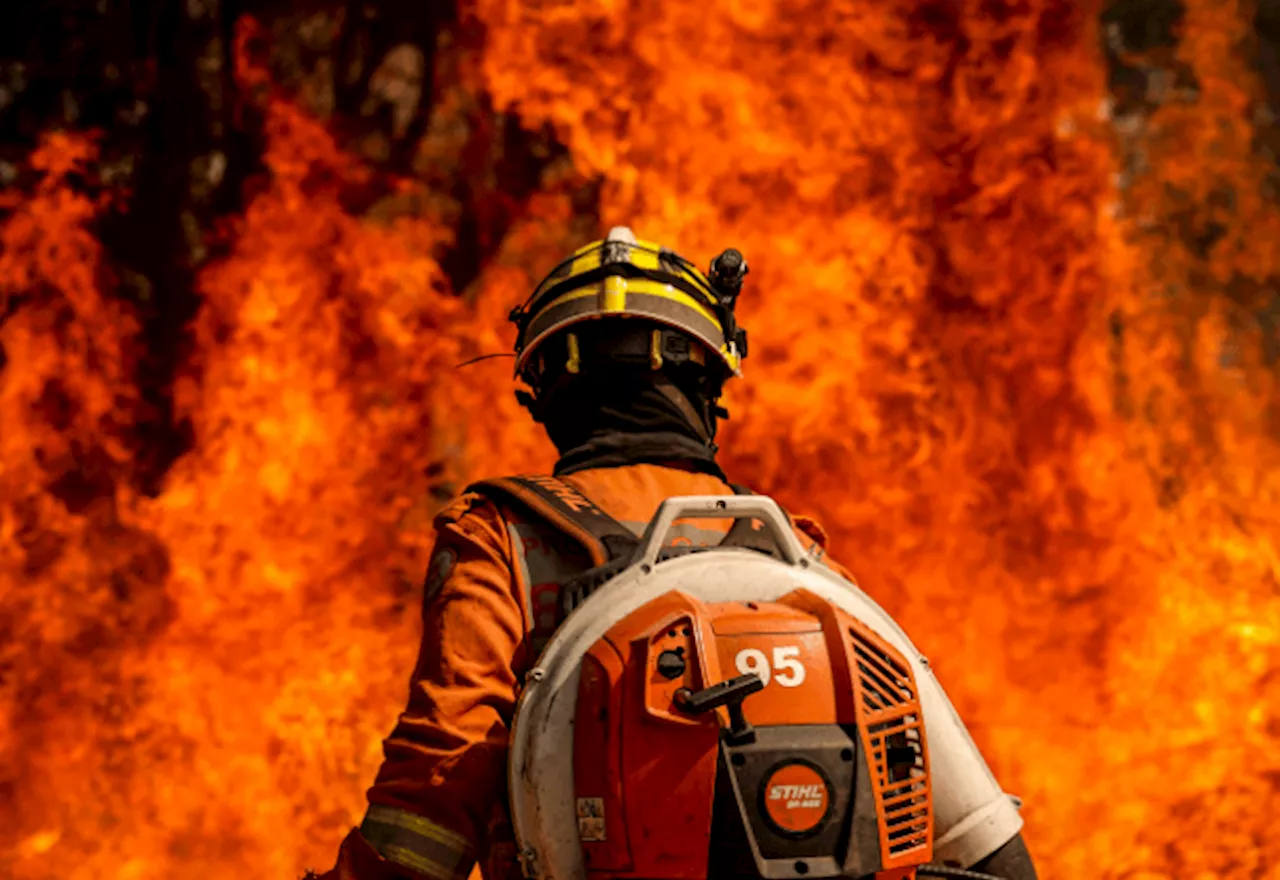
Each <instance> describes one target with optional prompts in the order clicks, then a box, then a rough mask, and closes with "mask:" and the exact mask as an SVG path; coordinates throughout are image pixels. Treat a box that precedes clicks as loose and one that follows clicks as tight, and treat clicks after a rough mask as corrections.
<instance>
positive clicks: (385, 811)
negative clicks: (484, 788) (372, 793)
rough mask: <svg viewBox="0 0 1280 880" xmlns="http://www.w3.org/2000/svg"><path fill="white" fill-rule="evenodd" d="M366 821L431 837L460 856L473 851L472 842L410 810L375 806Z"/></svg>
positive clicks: (366, 816) (368, 813) (367, 814)
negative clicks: (470, 850)
mask: <svg viewBox="0 0 1280 880" xmlns="http://www.w3.org/2000/svg"><path fill="white" fill-rule="evenodd" d="M365 819H367V820H369V821H371V822H379V823H381V824H383V825H394V826H396V827H397V828H403V829H405V830H406V831H412V832H413V833H414V834H421V835H422V836H423V837H429V838H431V839H432V840H434V841H436V842H438V843H442V844H444V845H445V846H447V847H448V848H449V849H451V850H454V851H455V852H457V853H458V854H459V855H465V854H466V852H467V850H469V849H471V843H470V841H468V840H467V839H466V838H465V837H463V836H462V835H461V834H458V833H457V832H454V831H450V830H449V829H448V828H444V827H441V826H440V825H437V824H436V823H435V822H432V821H431V820H430V819H427V818H424V817H422V816H419V815H416V814H415V813H410V812H409V811H408V810H398V809H396V808H395V807H384V806H379V805H377V804H373V805H370V807H369V811H368V812H367V813H365Z"/></svg>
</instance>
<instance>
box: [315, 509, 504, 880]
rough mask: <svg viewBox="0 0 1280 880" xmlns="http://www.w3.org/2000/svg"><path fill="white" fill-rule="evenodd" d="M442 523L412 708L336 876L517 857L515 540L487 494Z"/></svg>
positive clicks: (410, 873)
mask: <svg viewBox="0 0 1280 880" xmlns="http://www.w3.org/2000/svg"><path fill="white" fill-rule="evenodd" d="M435 525H436V534H437V539H436V545H435V548H434V550H433V553H432V558H431V563H430V566H429V570H428V574H427V583H426V588H425V595H424V605H423V632H422V645H421V648H420V650H419V655H418V661H417V664H416V666H415V669H414V672H413V680H412V682H411V684H410V691H409V701H408V707H407V708H406V709H405V711H404V712H403V713H402V714H401V715H400V718H399V720H398V722H397V724H396V726H395V729H394V730H393V731H392V732H391V735H390V736H389V737H388V738H387V740H386V741H385V742H384V744H383V751H384V754H385V760H384V761H383V764H382V767H381V769H380V770H379V771H378V775H377V778H376V779H375V781H374V784H373V787H372V788H371V789H370V790H369V795H368V796H369V810H368V813H367V814H366V815H365V819H364V822H363V823H362V825H361V826H360V829H359V830H358V831H353V832H352V834H351V835H349V836H348V838H347V840H345V841H344V842H343V846H342V851H341V852H340V854H339V859H338V862H339V863H338V866H337V868H335V870H334V871H333V872H331V873H330V874H328V875H325V878H327V880H393V878H401V877H406V878H412V880H465V878H466V877H467V876H468V874H469V873H470V872H471V869H472V867H473V866H474V865H475V863H476V862H477V860H480V861H482V862H488V863H489V864H488V865H487V866H486V867H487V870H486V873H487V874H489V875H490V880H503V878H500V877H494V876H493V874H492V869H493V867H494V866H495V864H499V863H500V864H502V865H504V866H506V865H508V864H510V865H514V852H515V847H514V842H513V841H512V840H511V839H510V838H511V835H510V830H509V824H508V823H507V821H506V819H505V815H506V813H505V806H506V799H507V795H506V759H507V736H508V730H509V727H510V723H511V718H512V714H513V712H514V709H515V701H516V675H517V670H518V668H519V665H520V663H522V662H523V660H522V657H521V654H522V652H523V650H524V649H523V645H524V642H525V625H524V609H523V607H522V605H521V599H520V596H519V595H518V591H517V590H516V589H515V587H514V585H513V580H512V567H511V549H510V542H509V539H508V537H507V530H506V526H505V522H504V521H503V519H502V517H501V515H500V514H499V513H498V511H497V509H496V508H495V507H494V506H493V505H492V504H491V503H490V502H488V501H486V500H484V499H483V498H481V497H480V496H478V495H465V496H463V497H461V498H459V499H458V500H456V501H455V502H454V503H453V504H451V505H450V506H449V507H447V508H446V509H445V510H444V511H443V512H442V513H441V514H440V515H439V516H438V517H437V518H436V523H435ZM495 849H497V850H502V852H495ZM508 850H509V852H508ZM495 858H496V859H497V861H496V862H495V861H494V860H495ZM344 866H346V867H347V872H346V873H344V872H343V871H344ZM504 870H505V868H504ZM517 873H518V872H517Z"/></svg>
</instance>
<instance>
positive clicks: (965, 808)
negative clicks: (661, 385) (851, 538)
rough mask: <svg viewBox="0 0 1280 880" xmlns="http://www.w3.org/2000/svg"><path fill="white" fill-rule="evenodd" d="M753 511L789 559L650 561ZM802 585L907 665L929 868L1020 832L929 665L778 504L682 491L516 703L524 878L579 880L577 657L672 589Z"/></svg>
mask: <svg viewBox="0 0 1280 880" xmlns="http://www.w3.org/2000/svg"><path fill="white" fill-rule="evenodd" d="M743 516H750V517H753V518H756V519H759V520H762V521H763V522H764V523H765V525H766V527H767V528H769V529H770V531H771V532H772V533H773V535H774V538H775V540H776V541H777V543H778V546H779V548H780V549H781V551H782V556H783V558H784V560H785V561H778V560H775V559H771V558H769V557H767V556H764V555H762V554H760V553H757V552H754V551H751V550H742V549H717V550H714V551H710V552H704V553H694V554H691V555H688V556H682V557H677V558H674V559H670V560H667V561H665V562H661V563H659V562H657V561H656V560H657V558H658V555H659V553H660V551H661V549H662V547H663V546H664V543H665V541H664V539H665V537H666V535H667V533H668V532H669V530H670V528H671V526H672V524H673V523H674V522H675V521H676V520H678V519H687V518H694V517H699V518H729V517H743ZM797 588H804V589H806V590H808V591H810V592H811V593H814V594H816V595H817V596H820V597H821V598H823V599H825V600H827V601H828V602H830V603H832V604H833V605H835V606H836V607H838V608H840V609H841V610H842V611H844V612H845V613H846V614H849V615H851V616H852V617H855V618H857V619H858V620H859V621H861V622H862V623H864V624H866V625H867V626H868V627H870V628H871V629H872V630H873V631H874V632H876V633H877V634H878V635H879V636H880V637H881V638H883V639H885V641H887V642H889V644H891V645H893V646H894V647H895V648H897V649H898V650H899V651H900V652H902V655H903V656H904V657H906V658H907V660H908V661H909V662H910V664H911V668H912V672H913V673H914V674H915V679H916V684H917V688H918V692H919V699H920V705H921V708H922V710H923V713H924V724H925V735H926V737H927V738H928V743H929V764H930V776H931V779H932V785H933V804H934V811H935V824H934V828H935V839H934V861H935V862H941V863H944V864H959V865H963V866H968V865H972V864H974V863H976V862H978V861H979V860H981V859H983V858H985V857H986V856H987V855H989V854H991V853H992V852H994V851H995V850H996V849H998V848H999V847H1000V846H1002V845H1003V844H1004V843H1006V842H1007V841H1009V840H1010V839H1011V838H1012V837H1013V836H1014V835H1015V834H1016V833H1017V832H1018V831H1019V830H1020V829H1021V827H1022V818H1021V817H1020V816H1019V815H1018V809H1017V806H1016V805H1015V802H1014V800H1013V799H1012V798H1010V797H1009V796H1008V795H1006V794H1004V793H1003V792H1002V791H1001V789H1000V786H999V784H998V783H997V782H996V779H995V776H994V775H993V774H992V773H991V770H990V769H989V768H988V767H987V763H986V761H985V760H984V759H983V757H982V755H981V753H980V752H979V751H978V748H977V746H976V745H974V742H973V740H972V738H971V737H970V736H969V732H968V731H967V730H966V729H965V726H964V724H963V723H962V722H961V721H960V717H959V716H958V715H957V714H956V711H955V709H954V708H953V707H952V705H951V701H950V700H949V699H948V698H947V695H946V694H945V693H944V692H943V690H942V687H941V685H939V684H938V680H937V678H936V677H935V676H934V674H933V672H932V671H931V670H930V669H929V665H928V661H927V660H926V659H925V658H924V657H923V656H922V655H921V654H920V652H919V651H918V650H916V648H915V647H914V646H913V645H912V644H911V641H910V640H909V639H908V638H907V636H906V633H904V632H903V631H902V629H901V627H899V626H898V624H897V623H896V622H895V621H894V620H893V619H892V618H891V617H890V616H889V615H888V614H887V613H886V612H885V611H884V609H882V608H881V607H880V606H879V605H877V604H876V603H875V602H874V601H872V599H871V598H870V597H869V596H867V594H866V593H864V592H862V590H860V589H858V587H856V586H855V585H853V584H851V583H849V582H848V581H846V580H844V579H843V578H841V577H840V576H839V575H837V574H835V573H834V572H832V571H831V570H830V569H828V568H826V567H825V566H823V565H821V564H820V563H818V562H816V561H815V560H813V559H812V558H811V557H810V556H809V555H808V554H807V553H806V552H805V550H804V548H803V547H802V546H801V545H800V542H799V541H798V540H797V539H796V536H795V534H794V533H793V532H792V530H791V528H790V526H789V524H788V523H787V519H786V517H785V515H784V514H783V512H782V510H781V509H780V508H779V507H778V505H777V503H776V502H774V501H773V500H772V499H771V498H767V497H764V496H760V495H747V496H687V497H680V498H671V499H668V500H667V501H665V502H664V503H663V504H662V506H661V507H659V509H658V512H657V514H656V515H655V516H654V519H653V521H652V522H651V523H650V524H649V527H648V529H647V530H646V532H645V535H644V537H643V539H642V540H641V545H640V548H639V550H638V551H637V552H636V556H635V559H634V561H633V563H632V564H631V566H630V567H629V568H627V569H626V570H625V571H623V572H622V573H621V574H619V575H618V576H617V577H615V578H614V579H613V580H611V581H609V582H608V583H607V584H606V585H605V586H603V587H602V588H600V590H599V591H598V592H597V593H595V594H594V595H593V596H591V598H590V599H589V600H588V601H587V603H586V604H584V605H583V606H582V607H581V608H579V609H578V610H577V611H575V612H574V613H573V614H571V615H570V616H569V618H568V619H567V620H566V621H565V622H564V624H563V625H562V626H561V627H560V629H559V630H558V631H557V632H556V634H555V636H554V637H553V638H552V640H551V642H550V643H549V644H548V645H547V647H546V650H545V651H544V652H543V654H542V656H541V657H540V658H539V660H538V665H537V667H536V668H534V669H533V670H531V671H530V673H529V675H528V678H527V681H526V684H525V689H524V692H523V693H522V695H521V698H520V702H519V704H518V705H517V707H516V713H515V719H514V722H513V725H512V731H511V754H510V763H509V774H510V779H509V781H510V791H511V818H512V823H513V825H514V829H515V835H516V840H517V842H518V844H519V846H520V852H521V863H522V865H523V866H524V870H525V876H527V877H531V878H538V880H585V878H586V876H587V872H586V869H585V866H584V865H583V861H582V849H581V844H580V843H579V840H578V822H577V812H576V805H575V804H576V802H575V796H574V788H573V754H572V743H573V722H574V715H575V712H576V709H577V702H578V678H579V673H580V671H581V660H582V657H583V656H584V655H585V654H586V652H587V650H588V649H590V647H591V646H592V645H594V644H595V643H596V642H597V641H598V640H599V639H600V638H601V637H602V636H603V635H604V634H605V632H607V631H608V630H609V629H610V628H611V627H612V626H613V625H614V624H616V623H618V622H619V621H621V620H622V619H623V618H625V617H626V616H627V615H629V614H631V613H632V612H633V611H635V610H636V609H638V608H640V607H641V606H643V605H645V604H647V603H648V602H650V601H652V600H653V599H656V598H658V597H659V596H661V595H663V594H665V593H668V592H670V591H672V590H680V591H682V592H684V593H686V594H688V595H690V596H693V597H695V598H697V599H700V600H702V601H705V602H738V601H741V602H749V601H756V602H768V601H772V600H775V599H778V598H781V597H782V596H784V595H786V594H787V593H790V592H791V591H792V590H795V589H797Z"/></svg>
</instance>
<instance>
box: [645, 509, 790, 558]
mask: <svg viewBox="0 0 1280 880" xmlns="http://www.w3.org/2000/svg"><path fill="white" fill-rule="evenodd" d="M681 519H735V520H738V519H758V520H760V521H761V522H763V523H764V527H765V528H766V529H768V530H769V533H770V534H771V535H772V536H773V540H774V543H775V544H777V545H778V551H779V552H780V553H781V554H782V559H783V561H785V562H787V563H788V564H790V565H800V566H805V565H808V564H809V557H808V556H807V554H806V553H805V551H804V547H802V546H801V545H800V541H799V540H798V539H797V538H796V535H795V532H793V531H792V530H791V523H790V521H788V519H787V515H786V514H785V513H783V512H782V508H781V507H779V506H778V502H776V501H774V500H773V499H772V498H769V497H768V496H766V495H681V496H677V497H675V498H668V499H667V500H666V501H664V502H662V504H661V506H659V507H658V512H657V513H656V514H654V517H653V519H652V520H651V521H650V522H649V527H648V528H647V529H645V532H644V535H643V536H642V537H641V538H640V547H639V549H637V550H636V555H635V556H634V557H633V558H632V560H631V564H632V565H636V564H639V565H647V566H650V567H652V566H654V565H656V564H657V562H658V556H659V555H660V554H661V553H662V551H663V549H665V547H666V544H667V535H668V534H670V533H671V528H672V526H674V525H675V523H676V520H681Z"/></svg>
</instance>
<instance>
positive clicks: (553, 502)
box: [466, 476, 640, 566]
mask: <svg viewBox="0 0 1280 880" xmlns="http://www.w3.org/2000/svg"><path fill="white" fill-rule="evenodd" d="M466 491H468V492H479V493H481V494H482V495H485V496H486V497H488V498H490V499H492V500H498V501H515V502H516V503H517V504H519V505H520V506H521V507H524V508H526V509H527V510H529V511H530V512H531V513H533V514H534V515H535V516H537V517H538V518H539V519H541V520H543V521H544V522H546V523H547V524H549V525H551V526H552V527H553V528H555V529H557V530H559V531H560V532H563V533H564V534H566V535H568V536H569V537H570V538H572V539H573V540H575V541H577V542H578V543H579V544H580V545H582V547H583V549H584V550H586V551H587V554H588V555H589V556H590V557H591V564H592V565H593V566H601V565H604V564H606V563H608V562H611V561H613V560H615V559H618V558H623V557H625V558H630V556H631V554H633V553H634V552H635V548H636V546H637V545H638V544H639V543H640V542H639V540H637V538H636V536H635V535H633V534H632V533H631V531H630V530H629V529H627V527H626V526H624V525H622V523H620V522H618V521H617V520H616V519H614V518H613V517H611V516H610V515H609V514H607V513H605V512H604V511H603V510H602V509H601V508H600V507H599V505H597V504H596V503H595V502H594V501H592V500H591V499H590V498H587V496H585V495H583V494H582V493H581V492H579V491H578V490H577V489H575V488H573V487H572V486H570V485H569V484H568V483H566V482H564V481H563V480H558V479H556V478H555V477H545V476H521V477H499V478H497V479H493V480H483V481H481V482H479V483H473V484H472V485H470V486H468V487H467V490H466Z"/></svg>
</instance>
